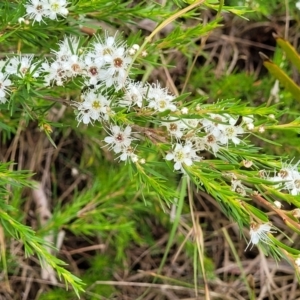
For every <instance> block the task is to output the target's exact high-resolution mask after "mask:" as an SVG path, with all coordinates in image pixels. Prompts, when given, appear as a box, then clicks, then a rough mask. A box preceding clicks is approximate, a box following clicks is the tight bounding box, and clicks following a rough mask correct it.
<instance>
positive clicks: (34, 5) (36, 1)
mask: <svg viewBox="0 0 300 300" xmlns="http://www.w3.org/2000/svg"><path fill="white" fill-rule="evenodd" d="M67 5H68V2H67V1H66V0H29V1H28V3H27V4H25V8H26V12H27V14H26V15H25V17H26V16H28V18H29V19H33V23H34V22H35V21H36V22H39V23H40V22H41V21H44V20H43V18H49V19H51V20H57V16H58V15H60V16H62V17H66V16H67V15H68V13H69V11H68V9H67V8H66V7H67Z"/></svg>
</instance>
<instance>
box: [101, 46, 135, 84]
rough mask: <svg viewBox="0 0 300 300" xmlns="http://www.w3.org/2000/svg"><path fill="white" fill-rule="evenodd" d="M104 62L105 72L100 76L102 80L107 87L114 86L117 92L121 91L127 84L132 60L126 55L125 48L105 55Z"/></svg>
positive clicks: (119, 48)
mask: <svg viewBox="0 0 300 300" xmlns="http://www.w3.org/2000/svg"><path fill="white" fill-rule="evenodd" d="M104 60H105V65H104V66H103V69H104V70H105V71H104V72H103V74H101V75H100V78H101V80H103V82H104V84H105V85H106V87H110V86H112V85H114V86H115V89H116V90H120V89H121V88H122V87H123V86H124V84H125V81H126V77H127V68H128V66H129V64H130V63H131V61H132V58H131V57H130V56H127V55H126V52H125V48H124V47H118V48H117V49H115V50H114V51H113V52H112V53H110V55H105V56H104Z"/></svg>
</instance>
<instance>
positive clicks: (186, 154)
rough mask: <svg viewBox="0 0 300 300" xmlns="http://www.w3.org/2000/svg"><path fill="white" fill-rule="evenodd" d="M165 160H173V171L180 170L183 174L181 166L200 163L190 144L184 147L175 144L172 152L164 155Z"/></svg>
mask: <svg viewBox="0 0 300 300" xmlns="http://www.w3.org/2000/svg"><path fill="white" fill-rule="evenodd" d="M166 160H174V162H175V164H174V170H176V171H177V170H181V172H183V173H184V172H185V171H184V168H183V164H184V165H187V166H191V165H192V164H193V162H194V161H200V160H201V158H200V157H199V156H197V154H196V151H195V150H194V149H193V147H192V144H191V143H187V144H185V145H184V146H183V145H182V144H180V143H177V144H176V145H175V147H174V150H173V151H172V152H170V153H168V154H167V155H166Z"/></svg>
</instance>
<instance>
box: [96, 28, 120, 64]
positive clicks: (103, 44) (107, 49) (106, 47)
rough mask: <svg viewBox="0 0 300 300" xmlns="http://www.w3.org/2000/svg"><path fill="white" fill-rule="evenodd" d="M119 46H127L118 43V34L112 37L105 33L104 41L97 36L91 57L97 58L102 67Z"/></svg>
mask: <svg viewBox="0 0 300 300" xmlns="http://www.w3.org/2000/svg"><path fill="white" fill-rule="evenodd" d="M119 46H123V47H125V44H124V43H118V41H117V33H116V34H115V36H110V35H109V34H108V32H105V38H104V40H103V39H102V38H101V37H100V36H97V37H96V41H95V42H93V43H92V47H93V51H92V52H90V55H92V56H93V57H94V58H95V62H96V63H97V64H98V65H100V66H102V65H103V64H104V63H105V58H106V57H109V56H110V55H112V53H114V52H115V50H116V49H117V48H118V47H119Z"/></svg>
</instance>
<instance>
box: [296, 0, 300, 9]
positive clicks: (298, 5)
mask: <svg viewBox="0 0 300 300" xmlns="http://www.w3.org/2000/svg"><path fill="white" fill-rule="evenodd" d="M296 8H297V9H299V10H300V1H298V2H297V3H296Z"/></svg>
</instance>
